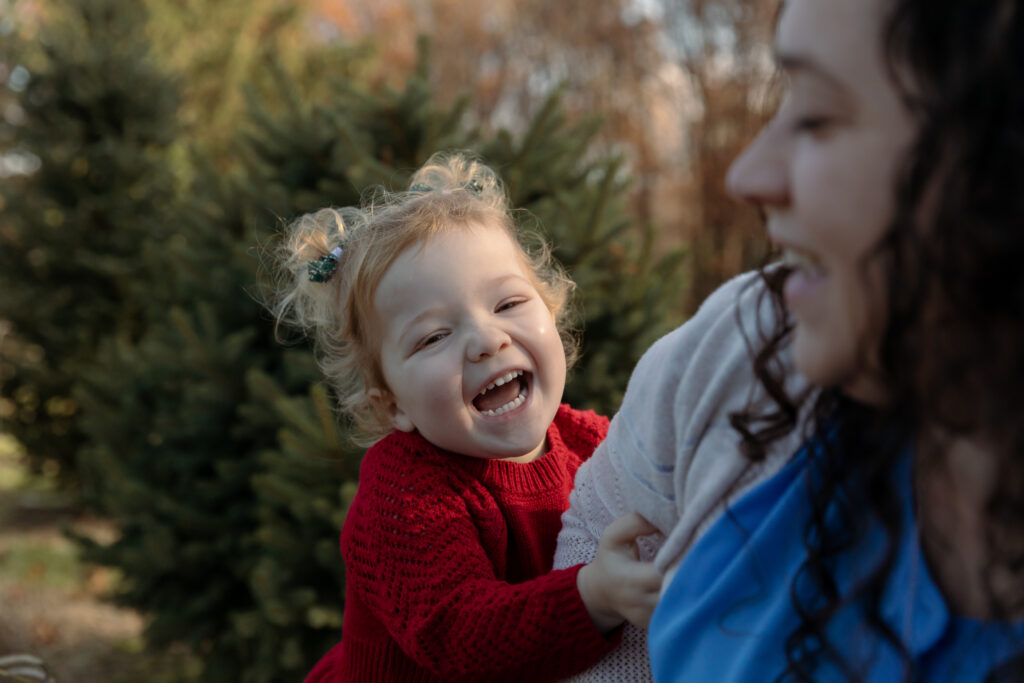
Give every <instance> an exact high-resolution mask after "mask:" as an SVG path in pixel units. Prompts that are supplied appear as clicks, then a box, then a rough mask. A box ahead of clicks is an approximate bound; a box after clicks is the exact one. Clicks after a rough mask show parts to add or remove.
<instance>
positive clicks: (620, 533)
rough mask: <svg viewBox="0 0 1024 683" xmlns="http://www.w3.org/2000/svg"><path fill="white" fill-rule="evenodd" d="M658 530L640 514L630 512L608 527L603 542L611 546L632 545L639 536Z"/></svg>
mask: <svg viewBox="0 0 1024 683" xmlns="http://www.w3.org/2000/svg"><path fill="white" fill-rule="evenodd" d="M657 530H658V528H657V527H656V526H654V525H653V524H651V523H650V522H648V521H647V520H646V519H644V517H643V516H641V515H640V513H638V512H629V513H627V514H625V515H623V516H622V517H619V518H618V519H617V520H615V521H614V522H612V523H611V524H609V525H608V528H607V529H605V531H604V535H603V537H602V540H604V541H606V542H607V543H608V544H610V545H626V544H632V543H633V541H635V540H636V538H637V537H638V536H647V535H648V534H653V533H655V532H656V531H657Z"/></svg>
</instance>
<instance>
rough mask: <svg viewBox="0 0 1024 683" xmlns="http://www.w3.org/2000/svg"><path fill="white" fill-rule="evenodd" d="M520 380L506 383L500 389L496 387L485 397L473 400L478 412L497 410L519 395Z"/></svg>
mask: <svg viewBox="0 0 1024 683" xmlns="http://www.w3.org/2000/svg"><path fill="white" fill-rule="evenodd" d="M519 382H520V380H519V379H514V380H512V381H511V382H506V383H505V384H502V385H501V386H500V387H494V388H493V389H491V390H490V391H488V392H487V393H486V394H484V395H483V396H477V397H476V398H475V399H473V405H474V406H476V409H477V410H480V411H484V410H497V409H498V408H500V407H502V406H503V405H505V404H506V403H508V402H509V401H511V400H513V399H515V397H516V396H518V395H519Z"/></svg>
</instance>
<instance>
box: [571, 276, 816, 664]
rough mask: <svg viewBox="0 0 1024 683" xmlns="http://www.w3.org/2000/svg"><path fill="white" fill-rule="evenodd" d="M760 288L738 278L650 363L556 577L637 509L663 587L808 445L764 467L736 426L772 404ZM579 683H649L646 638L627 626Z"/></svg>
mask: <svg viewBox="0 0 1024 683" xmlns="http://www.w3.org/2000/svg"><path fill="white" fill-rule="evenodd" d="M763 289H764V287H763V282H762V281H761V280H760V278H758V276H757V275H756V274H753V273H748V274H745V275H741V276H739V277H737V278H735V279H733V280H731V281H730V282H728V283H726V284H725V285H723V286H722V287H720V288H719V289H718V290H717V291H716V292H714V293H713V294H712V295H711V296H710V297H708V299H707V300H706V301H705V302H704V304H703V305H702V306H701V308H700V310H699V311H698V312H697V313H696V314H695V315H694V316H693V318H691V319H690V320H689V321H687V322H686V324H684V325H683V326H681V327H679V328H677V329H676V330H674V331H673V332H670V333H669V334H668V335H666V336H665V337H662V338H661V339H660V340H659V341H657V342H655V344H654V345H653V346H652V347H651V348H650V349H649V350H648V351H647V353H645V354H644V356H643V358H641V360H640V362H639V363H638V364H637V367H636V369H635V370H634V372H633V375H632V377H631V378H630V381H629V386H628V388H627V390H626V395H625V396H624V398H623V402H622V407H621V408H620V409H619V412H618V413H617V414H616V415H615V417H614V418H613V419H612V423H611V427H610V428H609V430H608V437H607V439H606V440H605V441H604V442H603V443H602V444H601V445H600V446H599V447H598V448H597V450H596V451H595V453H594V457H593V458H591V459H590V460H589V461H588V462H587V463H586V464H584V465H583V466H582V467H581V468H580V470H579V472H578V473H577V475H576V483H575V488H574V490H573V493H572V495H571V496H570V509H569V510H568V511H567V512H566V514H565V515H564V516H563V518H562V523H563V527H562V531H561V534H560V535H559V538H558V548H557V551H556V553H555V565H554V566H555V567H556V569H557V568H559V567H571V566H575V565H577V564H579V563H587V562H590V561H591V560H592V559H593V557H594V555H595V553H596V550H597V543H598V540H600V538H601V534H602V533H603V531H604V529H605V527H606V526H608V524H610V523H611V522H612V521H613V520H615V519H616V518H618V517H620V516H621V515H623V514H625V513H627V512H632V511H636V512H639V513H640V514H642V515H643V516H644V517H646V518H647V519H649V520H650V521H651V522H652V523H653V524H654V525H655V526H656V527H657V528H658V529H659V532H660V533H658V534H656V535H654V536H653V537H650V538H648V539H641V541H642V542H641V543H640V555H641V557H642V559H653V561H654V563H655V566H657V568H658V569H659V570H660V571H662V573H665V574H666V579H665V580H664V581H663V587H664V586H666V585H668V578H669V576H670V575H671V573H672V570H673V569H674V568H675V567H676V566H677V564H678V562H679V560H680V559H681V558H682V556H683V555H684V554H685V553H686V551H687V550H688V549H689V548H690V547H691V546H692V545H693V543H694V542H695V541H696V540H697V538H699V537H700V535H701V534H702V533H703V532H704V531H705V530H706V529H707V528H708V526H710V524H711V523H712V522H713V521H714V520H715V519H716V518H717V517H718V515H719V514H721V512H722V510H724V508H725V505H726V503H727V502H729V501H732V500H736V499H737V498H738V497H739V496H741V495H743V493H745V492H746V491H748V490H750V488H751V487H753V486H754V485H755V484H757V483H758V482H760V481H762V480H764V479H766V478H767V477H770V476H771V475H772V474H774V473H775V472H776V471H778V469H779V468H780V467H781V466H782V465H783V464H785V462H786V461H787V460H788V459H789V457H790V456H791V455H792V454H793V453H794V452H796V450H797V448H799V446H800V443H801V439H800V433H801V430H799V429H797V430H794V432H793V433H791V435H790V436H789V437H787V438H786V439H783V440H780V441H777V442H776V443H775V444H773V445H772V448H771V451H770V453H769V454H768V457H767V458H766V459H765V460H764V461H763V462H762V463H759V464H755V463H751V462H750V461H749V460H747V459H746V458H744V457H743V455H742V454H741V453H740V450H739V435H738V434H737V433H736V432H735V430H733V429H732V427H731V426H730V424H729V414H730V413H733V412H736V411H739V410H742V409H743V408H744V407H746V406H747V405H748V404H749V403H750V402H751V401H754V402H757V401H761V400H764V397H763V392H762V390H761V387H760V384H759V382H758V381H757V379H756V378H755V376H754V372H753V361H752V354H751V352H750V351H749V349H748V343H749V344H750V345H753V346H757V345H758V343H759V341H758V340H759V336H758V330H759V329H760V330H771V329H773V327H774V324H773V323H774V318H773V314H772V312H771V310H770V306H769V305H768V304H767V302H765V304H764V305H762V306H760V307H759V304H758V301H759V299H760V295H761V293H762V292H763ZM741 326H742V327H741ZM786 362H787V363H788V362H789V361H788V360H787V361H786ZM787 376H789V377H790V381H789V383H788V384H787V389H789V390H790V392H791V395H795V393H796V392H798V391H800V390H801V389H802V388H804V387H806V381H805V380H803V379H802V378H800V377H799V376H797V375H796V373H795V372H789V373H787ZM572 680H575V681H649V680H651V673H650V666H649V664H648V658H647V642H646V633H645V632H643V631H640V630H637V629H634V628H632V627H627V628H626V629H625V632H624V634H623V644H622V647H620V648H619V649H617V650H615V651H614V652H612V653H611V654H609V655H608V656H606V657H605V658H604V659H602V660H601V661H600V662H598V664H597V665H595V666H594V667H592V668H590V669H588V670H587V671H586V672H584V673H582V674H581V675H579V676H577V677H575V678H574V679H572Z"/></svg>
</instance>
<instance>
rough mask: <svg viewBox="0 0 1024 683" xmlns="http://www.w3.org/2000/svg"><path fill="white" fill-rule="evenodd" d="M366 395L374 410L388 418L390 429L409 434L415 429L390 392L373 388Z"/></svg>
mask: <svg viewBox="0 0 1024 683" xmlns="http://www.w3.org/2000/svg"><path fill="white" fill-rule="evenodd" d="M366 395H367V396H368V397H369V398H370V403H372V404H373V407H374V408H375V409H376V410H378V411H380V412H381V413H383V414H384V415H387V416H388V420H390V421H391V426H392V427H394V428H395V429H397V430H398V431H400V432H411V431H414V430H415V429H416V425H414V424H413V423H412V419H410V417H409V416H408V415H407V414H406V413H405V411H404V410H402V408H401V407H400V406H399V405H398V402H397V401H396V400H395V397H394V396H393V395H392V393H391V392H390V391H388V390H387V389H379V388H377V387H374V388H372V389H370V390H369V391H367V392H366Z"/></svg>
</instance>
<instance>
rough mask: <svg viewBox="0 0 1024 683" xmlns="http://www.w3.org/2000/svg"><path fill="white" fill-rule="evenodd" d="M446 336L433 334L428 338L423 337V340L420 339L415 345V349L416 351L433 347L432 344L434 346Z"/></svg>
mask: <svg viewBox="0 0 1024 683" xmlns="http://www.w3.org/2000/svg"><path fill="white" fill-rule="evenodd" d="M446 336H448V335H447V334H446V333H444V332H434V333H433V334H431V335H428V336H426V337H424V338H423V339H421V340H420V343H419V344H417V345H416V349H417V350H419V349H425V348H427V347H428V346H433V345H434V344H436V343H438V342H439V341H441V340H442V339H444V338H445V337H446Z"/></svg>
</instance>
